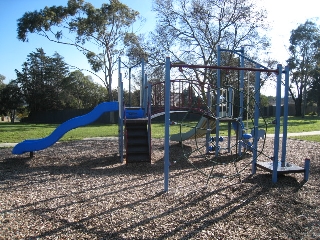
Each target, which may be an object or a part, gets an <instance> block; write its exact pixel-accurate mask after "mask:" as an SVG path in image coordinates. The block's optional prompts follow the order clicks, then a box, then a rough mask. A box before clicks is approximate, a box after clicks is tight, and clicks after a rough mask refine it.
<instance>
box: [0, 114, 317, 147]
mask: <svg viewBox="0 0 320 240" xmlns="http://www.w3.org/2000/svg"><path fill="white" fill-rule="evenodd" d="M272 120H273V119H271V118H270V119H260V121H259V127H260V128H263V129H265V128H267V133H274V129H275V125H274V124H272ZM196 124H197V122H183V125H182V126H181V131H182V132H186V131H189V130H190V129H192V128H193V127H195V126H196ZM244 124H245V126H246V121H244ZM57 126H58V125H57V124H26V123H14V124H11V123H7V122H1V123H0V136H1V138H0V142H1V143H15V142H21V141H23V140H25V139H37V138H43V137H46V136H48V135H49V134H51V133H52V132H53V131H54V130H55V129H56V127H57ZM252 126H253V124H252V123H251V122H249V125H248V127H249V128H251V127H252ZM227 129H228V128H227V124H226V123H221V128H220V134H221V135H222V136H225V135H227ZM318 130H320V118H319V117H316V116H307V117H306V118H304V119H302V118H298V117H289V120H288V133H293V132H310V131H318ZM179 132H180V124H176V125H172V126H171V127H170V133H171V134H174V133H179ZM280 132H282V126H281V127H280ZM117 134H118V125H117V124H106V125H104V124H100V125H99V124H90V125H87V126H84V127H80V128H76V129H73V130H71V131H69V132H68V133H66V134H65V135H64V136H63V137H62V138H61V140H60V141H70V140H80V139H83V138H88V137H110V136H117ZM152 137H153V138H163V137H164V123H153V124H152ZM295 138H298V139H302V140H309V141H317V142H320V136H317V135H315V136H301V137H295Z"/></svg>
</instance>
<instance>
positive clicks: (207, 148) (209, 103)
mask: <svg viewBox="0 0 320 240" xmlns="http://www.w3.org/2000/svg"><path fill="white" fill-rule="evenodd" d="M207 104H208V113H209V112H210V111H211V104H212V103H211V88H210V85H209V86H208V92H207ZM209 110H210V111H209ZM209 128H210V122H209V119H208V120H207V129H209ZM210 134H211V131H210V132H209V131H208V130H207V134H206V152H207V153H209V141H210Z"/></svg>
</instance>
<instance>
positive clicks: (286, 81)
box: [281, 66, 289, 167]
mask: <svg viewBox="0 0 320 240" xmlns="http://www.w3.org/2000/svg"><path fill="white" fill-rule="evenodd" d="M284 72H285V77H284V103H283V108H284V109H283V110H284V111H283V132H282V133H283V137H282V156H281V167H285V166H286V153H287V134H288V104H289V66H286V67H285V68H284Z"/></svg>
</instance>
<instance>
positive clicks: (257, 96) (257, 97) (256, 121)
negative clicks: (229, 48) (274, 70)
mask: <svg viewBox="0 0 320 240" xmlns="http://www.w3.org/2000/svg"><path fill="white" fill-rule="evenodd" d="M259 67H260V66H259V65H258V64H257V65H256V68H259ZM260 75H261V72H256V79H255V84H254V89H255V95H254V99H255V105H254V131H253V132H254V136H253V139H254V141H253V154H252V174H255V173H256V171H257V156H258V152H257V149H258V130H259V129H258V126H259V106H260ZM248 84H249V83H248ZM247 94H249V93H247ZM247 111H248V110H247Z"/></svg>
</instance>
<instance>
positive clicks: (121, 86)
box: [118, 57, 124, 163]
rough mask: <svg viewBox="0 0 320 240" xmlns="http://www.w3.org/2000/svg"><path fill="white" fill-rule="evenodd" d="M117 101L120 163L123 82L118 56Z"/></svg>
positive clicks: (121, 157) (121, 150)
mask: <svg viewBox="0 0 320 240" xmlns="http://www.w3.org/2000/svg"><path fill="white" fill-rule="evenodd" d="M118 64H119V65H118V102H119V123H118V134H119V156H120V161H121V163H122V162H123V114H124V109H123V82H122V74H121V58H120V57H119V63H118Z"/></svg>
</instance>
